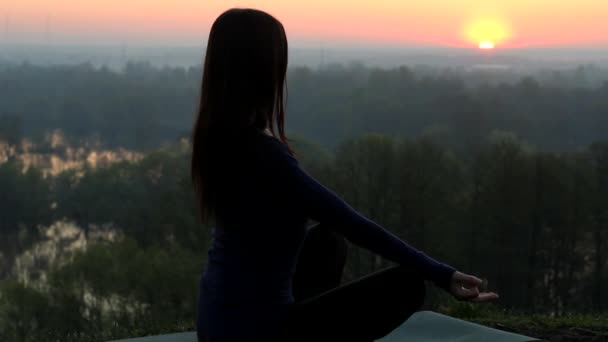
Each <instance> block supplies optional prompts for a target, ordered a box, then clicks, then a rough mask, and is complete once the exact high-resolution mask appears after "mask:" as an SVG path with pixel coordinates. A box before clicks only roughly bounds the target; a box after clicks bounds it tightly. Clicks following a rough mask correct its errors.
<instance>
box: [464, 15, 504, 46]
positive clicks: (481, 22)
mask: <svg viewBox="0 0 608 342" xmlns="http://www.w3.org/2000/svg"><path fill="white" fill-rule="evenodd" d="M464 34H465V36H466V39H467V40H468V41H469V42H470V43H472V44H475V45H477V46H478V47H479V48H480V49H482V50H492V49H494V48H495V47H496V46H497V45H499V44H501V43H504V42H505V41H506V40H507V39H509V38H510V37H511V36H512V32H511V29H510V28H509V26H508V25H507V24H506V23H505V22H503V21H502V20H498V19H476V20H472V21H471V22H470V23H469V24H468V25H467V26H466V27H465V30H464Z"/></svg>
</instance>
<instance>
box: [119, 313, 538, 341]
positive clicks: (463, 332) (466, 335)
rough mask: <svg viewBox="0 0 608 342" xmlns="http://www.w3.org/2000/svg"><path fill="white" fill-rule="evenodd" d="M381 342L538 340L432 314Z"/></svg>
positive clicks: (188, 337) (179, 337)
mask: <svg viewBox="0 0 608 342" xmlns="http://www.w3.org/2000/svg"><path fill="white" fill-rule="evenodd" d="M378 341H379V342H405V341H407V342H431V341H453V342H485V341H487V342H527V341H538V339H535V338H532V337H527V336H523V335H517V334H513V333H509V332H505V331H501V330H497V329H492V328H488V327H485V326H483V325H479V324H475V323H470V322H467V321H463V320H460V319H456V318H452V317H449V316H445V315H441V314H438V313H435V312H432V311H420V312H417V313H415V314H414V315H413V316H412V317H410V319H408V320H407V321H406V322H405V323H403V324H402V325H401V326H400V327H399V328H397V329H395V331H393V332H392V333H390V334H389V335H387V336H386V337H384V338H382V339H380V340H378ZM116 342H196V334H195V333H193V332H187V333H179V334H169V335H160V336H148V337H139V338H132V339H126V340H120V341H116Z"/></svg>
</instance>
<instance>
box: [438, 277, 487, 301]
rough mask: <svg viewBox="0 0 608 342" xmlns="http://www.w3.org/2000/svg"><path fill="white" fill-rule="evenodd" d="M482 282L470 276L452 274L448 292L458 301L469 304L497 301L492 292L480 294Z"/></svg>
mask: <svg viewBox="0 0 608 342" xmlns="http://www.w3.org/2000/svg"><path fill="white" fill-rule="evenodd" d="M482 284H483V282H482V280H481V279H479V278H477V277H474V276H472V275H468V274H464V273H461V272H458V271H456V272H454V274H453V275H452V280H451V281H450V287H449V292H450V294H451V295H452V296H454V297H455V298H456V299H458V300H464V301H470V302H487V301H492V300H495V299H498V295H497V294H496V293H494V292H480V290H479V288H480V287H481V285H482Z"/></svg>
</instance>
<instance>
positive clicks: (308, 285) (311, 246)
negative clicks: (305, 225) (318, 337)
mask: <svg viewBox="0 0 608 342" xmlns="http://www.w3.org/2000/svg"><path fill="white" fill-rule="evenodd" d="M347 254H348V245H347V243H346V241H345V239H344V237H342V236H340V235H338V234H336V233H334V232H333V231H332V230H330V229H328V228H327V227H326V226H323V225H321V224H317V225H315V226H313V227H312V228H310V229H309V230H308V232H307V234H306V239H305V240H304V244H303V246H302V249H301V250H300V255H299V257H298V263H297V266H296V272H295V274H294V278H293V282H292V284H293V295H294V298H295V300H296V302H299V301H301V300H304V299H306V298H310V297H313V296H315V295H318V294H320V293H323V292H326V291H328V290H330V289H333V288H336V287H338V286H340V281H341V279H342V272H343V270H344V265H345V264H346V257H347Z"/></svg>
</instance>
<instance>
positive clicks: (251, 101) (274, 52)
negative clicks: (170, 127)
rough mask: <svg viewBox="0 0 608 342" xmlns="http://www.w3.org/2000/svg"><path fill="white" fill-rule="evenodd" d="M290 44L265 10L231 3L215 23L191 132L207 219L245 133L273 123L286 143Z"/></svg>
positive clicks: (194, 173) (193, 167)
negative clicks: (235, 5)
mask: <svg viewBox="0 0 608 342" xmlns="http://www.w3.org/2000/svg"><path fill="white" fill-rule="evenodd" d="M287 50H288V48H287V37H286V35H285V29H284V28H283V25H282V24H281V23H280V22H279V21H278V20H277V19H275V18H274V17H273V16H271V15H269V14H268V13H265V12H262V11H258V10H254V9H231V10H228V11H226V12H224V13H223V14H222V15H220V16H219V17H218V18H217V19H216V20H215V22H214V23H213V26H212V27H211V32H210V33H209V41H208V43H207V51H206V57H205V65H204V70H203V81H202V87H201V95H200V104H199V109H198V116H197V119H196V123H195V126H194V131H193V134H192V164H191V173H192V182H193V185H194V190H195V192H196V195H197V200H198V207H199V210H200V217H201V219H202V220H203V221H206V220H207V219H208V218H210V216H212V215H213V214H214V212H215V208H216V204H217V201H218V196H219V195H220V192H221V191H222V189H221V188H222V185H224V184H226V182H224V180H225V178H226V177H228V176H227V173H226V171H227V170H224V169H222V168H226V167H228V165H227V164H226V163H224V162H225V161H226V158H227V156H228V155H231V158H234V153H238V152H239V151H240V150H241V149H240V147H242V146H240V144H242V137H243V136H244V135H246V134H247V133H248V132H250V131H252V130H260V131H262V130H265V129H269V130H270V132H271V134H272V135H273V136H275V137H276V138H278V139H279V140H281V141H282V142H283V143H285V144H287V138H286V136H285V129H284V122H285V101H284V97H285V94H284V91H285V74H286V72H287Z"/></svg>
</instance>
